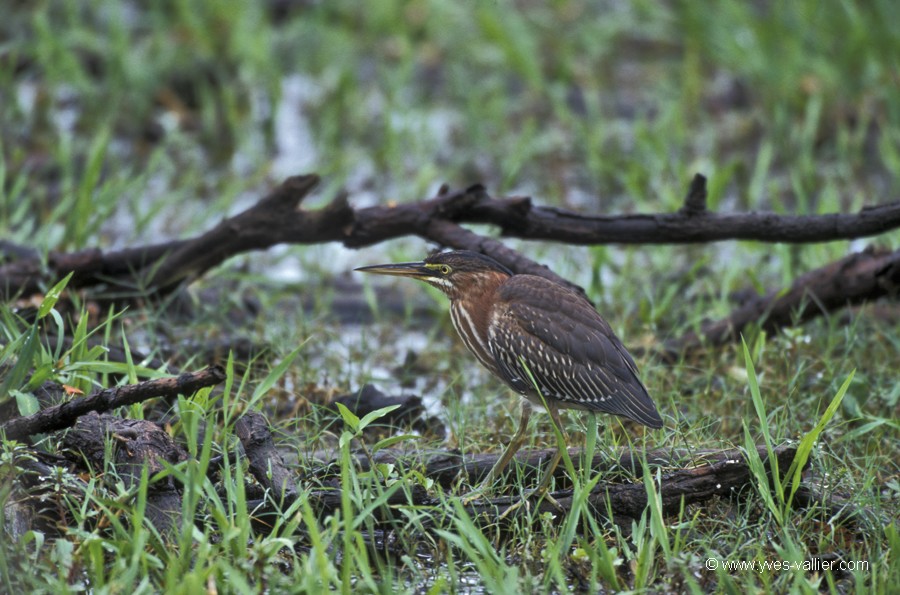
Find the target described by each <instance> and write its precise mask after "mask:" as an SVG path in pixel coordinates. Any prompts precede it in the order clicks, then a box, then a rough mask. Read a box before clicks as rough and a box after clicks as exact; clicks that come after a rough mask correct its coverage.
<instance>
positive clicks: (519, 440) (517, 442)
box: [462, 403, 531, 506]
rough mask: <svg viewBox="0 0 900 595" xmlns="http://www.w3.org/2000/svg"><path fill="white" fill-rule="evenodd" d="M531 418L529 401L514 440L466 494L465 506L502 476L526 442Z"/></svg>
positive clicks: (523, 405) (524, 407) (524, 405)
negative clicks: (475, 485) (474, 487)
mask: <svg viewBox="0 0 900 595" xmlns="http://www.w3.org/2000/svg"><path fill="white" fill-rule="evenodd" d="M530 418H531V406H529V405H528V403H522V417H521V418H520V419H519V428H518V429H517V430H516V433H515V434H514V435H513V437H512V440H510V441H509V444H508V445H507V446H506V449H505V450H504V451H503V454H502V455H500V458H499V459H497V462H496V463H494V466H493V467H491V470H490V472H489V473H488V474H487V477H485V478H484V481H482V482H481V484H480V485H479V486H478V488H477V489H475V490H474V491H472V492H469V493H468V494H466V497H465V498H464V499H463V501H462V502H463V505H464V506H467V505H469V504H470V503H471V502H472V501H473V500H476V499H477V498H478V496H479V495H480V494H481V493H482V492H484V491H485V490H487V489H488V488H490V487H491V485H493V483H494V481H495V480H496V479H497V478H498V477H500V474H501V473H503V470H504V469H506V466H507V465H509V462H510V461H511V460H512V458H513V456H515V454H516V452H517V451H518V450H519V449H520V448H521V447H522V444H523V443H524V442H525V431H526V430H527V428H528V420H529V419H530Z"/></svg>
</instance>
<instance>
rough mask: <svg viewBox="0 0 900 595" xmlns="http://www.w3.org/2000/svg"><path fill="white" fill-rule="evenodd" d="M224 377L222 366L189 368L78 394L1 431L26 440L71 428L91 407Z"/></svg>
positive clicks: (187, 389) (176, 391)
mask: <svg viewBox="0 0 900 595" xmlns="http://www.w3.org/2000/svg"><path fill="white" fill-rule="evenodd" d="M223 380H225V370H224V369H223V368H222V367H220V366H211V367H209V368H207V369H205V370H201V371H199V372H185V373H184V374H181V375H179V376H175V377H172V378H158V379H155V380H145V381H144V382H139V383H137V384H126V385H124V386H117V387H113V388H107V389H104V390H101V391H99V392H96V393H93V394H92V395H90V396H87V397H78V398H74V399H71V400H69V401H66V402H65V403H60V404H59V405H54V406H53V407H48V408H47V409H43V410H41V411H38V412H37V413H35V414H33V415H28V416H25V417H17V418H15V419H12V420H10V421H8V422H6V423H5V424H3V425H0V435H5V436H6V439H7V440H22V439H23V438H27V437H28V436H31V435H32V434H43V433H46V432H53V431H56V430H62V429H63V428H68V427H70V426H72V425H73V424H75V422H76V421H77V420H78V418H79V417H81V416H82V415H84V414H86V413H88V412H90V411H109V410H110V409H115V408H117V407H123V406H125V405H133V404H134V403H140V402H141V401H146V400H147V399H152V398H153V397H164V398H172V399H174V398H175V397H177V396H178V395H191V394H194V393H195V392H197V391H198V390H200V389H201V388H205V387H207V386H215V385H216V384H218V383H220V382H222V381H223Z"/></svg>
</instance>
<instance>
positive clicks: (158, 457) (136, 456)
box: [63, 411, 188, 533]
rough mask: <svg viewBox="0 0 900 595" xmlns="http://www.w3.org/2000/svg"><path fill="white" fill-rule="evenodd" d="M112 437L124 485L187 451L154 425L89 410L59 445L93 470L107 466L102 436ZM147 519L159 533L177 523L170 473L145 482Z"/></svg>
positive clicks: (184, 455) (173, 461) (175, 488)
mask: <svg viewBox="0 0 900 595" xmlns="http://www.w3.org/2000/svg"><path fill="white" fill-rule="evenodd" d="M107 436H110V437H112V438H113V443H114V444H115V448H114V449H113V461H112V462H114V463H115V469H116V473H117V475H118V477H120V478H122V479H123V481H124V483H125V487H126V488H129V489H131V488H133V487H135V486H137V485H139V484H140V482H141V476H142V474H143V473H145V472H146V473H147V478H148V480H150V479H151V478H152V477H153V476H154V475H156V474H157V473H159V472H160V471H164V470H165V466H164V464H163V461H165V462H167V463H169V464H171V465H174V464H176V463H180V462H181V461H185V460H187V458H188V454H187V452H186V451H185V450H184V449H183V448H182V447H180V446H179V445H178V444H176V443H175V442H174V441H173V440H172V438H171V437H170V436H169V435H168V434H167V433H166V432H165V430H163V429H162V428H161V427H159V426H158V425H157V424H155V423H153V422H150V421H146V420H141V419H121V418H118V417H114V416H112V415H99V414H97V413H96V412H94V411H92V412H90V413H89V414H88V415H85V416H82V417H81V418H79V419H78V422H77V423H76V424H75V426H74V427H73V428H72V430H71V431H69V432H68V433H66V435H65V437H64V438H63V448H64V449H66V450H68V451H70V452H71V453H73V457H72V458H73V459H74V460H75V462H80V459H82V458H83V459H84V460H86V461H88V462H89V464H90V465H91V466H92V467H93V469H94V470H95V471H96V470H102V469H105V468H107V464H108V463H109V462H110V461H107V460H106V456H107V454H108V453H107V448H106V444H107V441H106V438H107ZM146 514H147V518H148V519H149V520H150V522H151V523H152V524H153V526H154V527H156V529H157V530H158V531H159V532H160V533H168V532H171V531H173V530H177V529H179V528H180V527H181V489H180V487H179V486H178V485H177V484H176V483H175V480H174V478H173V477H172V476H171V475H167V476H164V477H163V478H162V479H158V480H155V481H150V483H149V485H148V486H147V508H146Z"/></svg>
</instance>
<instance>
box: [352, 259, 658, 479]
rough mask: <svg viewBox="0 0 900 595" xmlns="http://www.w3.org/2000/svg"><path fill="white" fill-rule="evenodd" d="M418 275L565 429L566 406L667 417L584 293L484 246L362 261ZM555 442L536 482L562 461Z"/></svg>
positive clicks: (378, 269) (474, 347)
mask: <svg viewBox="0 0 900 595" xmlns="http://www.w3.org/2000/svg"><path fill="white" fill-rule="evenodd" d="M356 270H357V271H363V272H366V273H377V274H380V275H397V276H401V277H412V278H413V279H419V280H420V281H424V282H426V283H428V284H429V285H432V286H434V287H437V288H438V289H440V290H441V291H442V292H443V293H444V294H446V295H447V297H448V298H450V318H451V319H452V320H453V326H454V327H456V332H457V333H459V336H460V337H461V338H462V340H463V343H465V345H466V347H468V348H469V351H471V352H472V353H473V354H474V355H475V357H476V358H478V361H479V362H481V364H482V365H484V367H486V368H487V369H488V370H490V371H491V372H492V373H493V374H494V376H497V377H498V378H500V380H502V381H503V382H504V383H505V384H507V385H508V386H509V387H511V388H512V389H513V390H514V391H516V392H517V393H519V394H520V395H522V396H524V397H525V398H526V399H528V400H529V401H531V402H532V403H535V404H537V405H541V406H543V407H545V408H546V409H547V411H548V412H549V413H550V416H551V419H552V420H553V423H554V424H556V427H557V428H559V429H560V431H562V434H563V436H564V440H567V438H568V437H567V436H566V434H565V430H563V426H562V425H561V424H560V420H559V411H558V410H559V408H567V409H579V410H582V411H590V412H603V413H612V414H614V415H620V416H622V417H627V418H628V419H632V420H634V421H636V422H638V423H641V424H643V425H645V426H649V427H651V428H661V427H662V425H663V424H662V419H661V418H660V416H659V413H658V412H657V410H656V407H655V406H654V404H653V401H652V399H651V398H650V395H649V394H647V389H646V388H645V387H644V385H643V384H642V383H641V381H640V379H639V378H638V371H637V367H636V366H635V364H634V360H633V359H632V358H631V356H630V355H629V354H628V351H626V349H625V346H624V345H622V342H621V341H619V339H618V337H616V335H615V334H614V333H613V330H612V328H610V326H609V324H608V323H607V322H606V321H605V320H603V318H602V317H601V316H600V314H598V313H597V310H595V309H594V307H593V306H592V305H591V304H590V303H589V302H588V301H587V299H585V298H584V297H583V296H582V295H581V294H579V293H577V292H576V291H573V290H572V289H569V288H568V287H564V286H562V285H560V284H559V283H554V282H553V281H550V280H548V279H545V278H544V277H537V276H535V275H516V274H514V273H513V272H512V271H510V270H509V269H508V268H506V267H505V266H503V265H502V264H500V263H499V262H497V261H495V260H494V259H492V258H489V257H487V256H485V255H483V254H479V253H477V252H470V251H466V250H461V251H456V252H443V253H439V254H435V255H433V256H430V257H428V258H426V259H425V260H424V261H423V262H409V263H400V264H383V265H376V266H367V267H361V268H358V269H356ZM530 415H531V408H530V407H529V406H527V405H526V404H523V406H522V417H521V420H520V422H519V428H518V430H517V431H516V433H515V435H514V436H513V438H512V440H511V441H510V443H509V445H508V446H507V448H506V450H505V451H504V452H503V455H502V456H501V457H500V459H499V460H498V461H497V463H496V464H495V465H494V467H493V468H492V469H491V472H490V474H489V475H488V477H487V479H486V480H485V482H484V485H489V484H490V483H491V482H493V480H494V479H496V478H497V477H498V476H499V474H500V473H501V472H502V471H503V469H504V468H505V467H506V465H507V464H508V463H509V461H510V460H511V459H512V457H513V456H514V455H515V453H516V451H517V450H518V449H519V448H520V447H521V446H522V444H523V442H524V441H525V430H526V427H527V425H528V419H529V417H530ZM561 456H562V453H561V452H560V451H557V453H556V455H555V457H554V459H553V460H552V461H551V463H550V466H549V467H548V469H547V471H546V472H545V475H544V479H543V480H542V481H541V483H540V488H539V489H544V488H545V487H546V485H547V483H548V481H549V480H550V478H551V477H552V474H553V471H554V470H555V468H556V466H557V465H558V464H559V461H560V458H561Z"/></svg>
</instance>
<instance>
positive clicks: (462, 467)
mask: <svg viewBox="0 0 900 595" xmlns="http://www.w3.org/2000/svg"><path fill="white" fill-rule="evenodd" d="M757 452H758V454H759V456H760V457H761V458H762V460H763V461H764V462H765V467H766V470H767V472H768V473H771V471H770V469H771V467H770V465H769V464H768V455H767V452H766V447H765V446H758V447H757ZM796 452H797V449H796V447H793V446H780V447H777V448H776V449H775V452H774V454H775V457H776V458H777V459H778V469H779V472H780V473H781V474H782V475H783V474H785V473H786V472H787V470H788V469H789V468H790V466H791V463H792V462H793V460H794V456H795V455H796ZM551 454H552V451H549V450H540V451H532V452H525V453H521V454H520V455H519V456H517V458H516V459H517V461H518V462H519V463H521V464H525V465H528V466H531V467H532V468H533V469H534V470H535V471H537V470H538V468H539V467H540V465H541V464H542V463H546V462H547V460H548V459H549V458H550V455H551ZM570 454H571V455H572V456H573V457H575V459H576V460H577V459H578V457H579V455H580V452H579V451H578V450H577V449H572V450H570ZM644 457H646V460H647V462H648V464H649V465H651V466H653V467H662V468H663V469H666V468H668V467H669V465H670V464H671V463H672V462H674V461H680V463H679V464H681V465H684V466H682V467H680V468H676V469H669V470H668V471H663V472H662V475H661V481H660V483H659V485H658V486H657V489H658V491H659V493H660V497H661V500H662V508H663V512H664V513H665V514H674V513H676V512H677V511H678V510H679V508H680V506H681V503H682V501H683V502H684V504H693V503H699V502H705V501H707V500H709V499H711V498H713V497H715V496H734V495H738V494H741V493H743V492H744V491H745V490H746V489H747V488H748V487H749V486H751V485H752V483H753V481H754V480H753V476H752V473H751V471H750V467H749V465H748V464H747V461H746V457H745V455H744V453H743V452H742V451H741V450H728V451H713V450H701V451H694V452H690V451H687V450H681V449H676V450H673V451H665V450H655V451H650V452H647V453H644V454H643V455H642V454H641V453H639V452H630V451H623V452H621V453H619V454H618V456H616V457H614V458H613V459H610V457H608V456H604V455H602V454H601V455H597V456H595V457H594V458H593V459H592V465H593V466H595V467H594V468H595V470H597V471H600V472H609V471H610V470H611V468H615V467H617V466H618V467H619V468H627V469H628V470H629V475H631V476H632V477H635V476H636V477H637V478H638V479H637V481H636V482H634V481H631V482H628V483H613V482H605V481H601V482H600V483H599V484H598V485H597V487H596V488H595V489H594V490H593V491H592V493H591V496H590V497H589V499H588V502H589V503H590V505H591V509H592V511H593V513H594V514H596V515H597V516H598V517H603V518H610V519H612V520H614V521H616V522H625V523H630V522H631V520H633V519H639V518H640V517H641V515H643V513H644V510H645V509H646V507H647V492H646V489H645V488H644V485H643V483H642V481H641V480H640V478H641V477H642V462H641V461H642V460H643V458H644ZM496 458H497V455H477V456H475V457H462V456H460V455H458V454H455V453H447V452H441V453H431V454H430V455H428V456H427V457H426V460H425V461H421V460H419V461H418V463H416V462H414V459H413V458H409V456H408V455H401V456H399V457H398V456H396V454H392V453H388V452H385V451H381V452H380V453H378V455H377V458H376V463H380V462H393V463H395V464H402V465H406V466H407V468H408V467H409V465H413V466H415V467H417V468H420V469H423V474H424V475H425V477H427V478H429V479H433V480H435V481H436V482H437V483H440V484H441V485H443V486H445V487H449V486H450V485H452V484H453V483H454V482H455V481H456V479H457V478H458V477H459V475H460V474H465V475H467V476H468V478H469V482H470V483H475V482H477V481H478V479H479V478H481V477H483V476H484V475H486V474H487V472H488V470H489V469H490V467H491V466H492V465H493V463H494V462H495V461H496ZM364 461H365V459H363V458H360V459H357V462H358V463H360V464H361V466H362V467H363V468H365V467H366V465H365V463H364ZM654 473H655V472H654ZM770 479H771V477H770ZM782 479H783V477H782ZM397 486H398V484H395V485H394V489H393V491H391V492H390V493H389V494H388V496H387V498H386V506H384V507H381V509H379V510H378V511H377V512H376V513H375V517H376V518H377V520H378V521H379V522H386V523H390V522H391V521H393V520H399V519H402V518H403V512H402V510H401V509H400V508H398V507H402V506H426V507H434V508H435V509H438V508H440V507H442V506H443V505H442V503H441V501H440V500H438V499H435V498H434V497H432V496H431V495H429V494H428V493H427V492H425V490H423V489H421V488H415V489H409V490H404V489H398V487H397ZM551 495H552V496H553V499H554V500H556V502H557V503H558V504H559V506H560V507H561V509H560V508H557V506H556V505H554V504H553V503H551V502H550V501H549V500H540V501H539V502H534V503H529V506H525V507H521V508H519V509H517V510H516V511H515V512H514V514H512V515H510V518H516V517H519V516H521V515H524V514H527V513H528V512H529V508H530V507H534V506H536V507H537V509H538V512H551V513H553V514H557V515H564V514H566V513H568V512H569V511H570V510H571V508H572V506H573V493H572V490H571V489H565V490H557V491H555V492H553V493H552V494H551ZM306 497H307V499H308V501H309V502H310V504H311V505H312V507H313V509H315V510H316V511H317V512H318V513H319V514H320V515H322V516H328V515H331V514H334V513H335V512H336V511H337V510H338V509H339V507H340V506H341V488H339V487H338V488H329V489H320V490H313V491H311V492H310V493H309V494H308V495H307V496H306ZM520 500H521V496H519V495H516V496H502V497H495V498H484V499H479V500H476V501H474V502H471V503H469V504H468V505H467V511H468V512H469V514H470V515H472V516H473V517H476V518H477V519H478V521H479V522H480V523H485V524H493V523H496V522H497V516H498V514H499V513H502V512H503V511H504V510H506V509H507V508H509V507H510V506H511V505H512V504H515V503H517V502H519V501H520ZM254 504H255V507H256V513H255V514H256V515H257V517H258V518H259V519H265V518H266V517H267V516H269V515H277V514H279V508H278V507H276V506H274V505H273V504H272V503H271V502H264V501H258V502H254ZM443 514H445V513H443V512H439V511H438V512H436V513H435V518H436V519H438V522H440V521H439V519H440V517H441V516H442V515H443ZM535 518H536V517H535ZM263 524H264V523H263Z"/></svg>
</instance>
